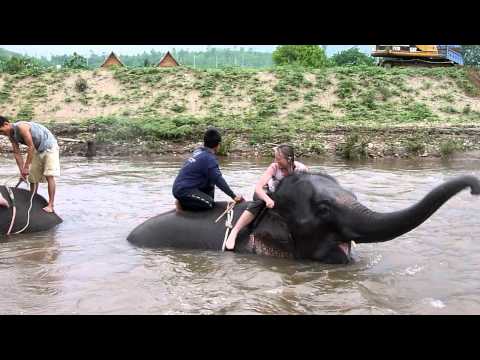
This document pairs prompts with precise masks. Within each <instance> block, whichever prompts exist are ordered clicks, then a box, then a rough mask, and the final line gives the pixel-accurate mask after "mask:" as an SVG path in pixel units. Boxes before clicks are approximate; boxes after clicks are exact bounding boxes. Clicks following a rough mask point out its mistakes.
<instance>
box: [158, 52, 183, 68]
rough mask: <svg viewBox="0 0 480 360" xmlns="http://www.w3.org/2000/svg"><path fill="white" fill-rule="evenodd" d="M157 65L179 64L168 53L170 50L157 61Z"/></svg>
mask: <svg viewBox="0 0 480 360" xmlns="http://www.w3.org/2000/svg"><path fill="white" fill-rule="evenodd" d="M157 66H161V67H167V66H180V64H179V63H178V61H177V60H175V58H174V57H173V55H172V54H170V51H167V53H166V54H165V55H163V58H162V59H161V60H160V61H159V62H158V64H157Z"/></svg>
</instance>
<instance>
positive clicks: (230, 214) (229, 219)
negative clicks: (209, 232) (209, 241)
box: [215, 202, 236, 251]
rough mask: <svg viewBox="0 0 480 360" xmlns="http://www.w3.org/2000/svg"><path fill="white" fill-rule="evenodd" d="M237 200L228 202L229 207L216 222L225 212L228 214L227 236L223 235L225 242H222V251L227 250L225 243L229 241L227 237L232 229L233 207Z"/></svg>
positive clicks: (226, 222)
mask: <svg viewBox="0 0 480 360" xmlns="http://www.w3.org/2000/svg"><path fill="white" fill-rule="evenodd" d="M235 205H236V202H231V203H229V204H227V208H226V209H225V211H224V212H223V213H222V214H221V215H220V216H219V217H218V218H217V220H215V223H217V222H218V221H219V220H220V219H221V218H222V217H223V216H224V215H225V214H226V215H227V218H226V220H225V227H226V229H225V236H224V237H223V244H222V251H225V244H226V243H227V238H228V234H229V232H230V230H231V229H232V227H233V226H232V221H233V208H234V207H235Z"/></svg>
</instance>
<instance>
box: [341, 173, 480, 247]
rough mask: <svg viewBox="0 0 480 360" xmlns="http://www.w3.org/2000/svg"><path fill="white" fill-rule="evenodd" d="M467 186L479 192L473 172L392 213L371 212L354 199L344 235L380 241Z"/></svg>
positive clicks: (402, 231)
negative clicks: (471, 174) (354, 202)
mask: <svg viewBox="0 0 480 360" xmlns="http://www.w3.org/2000/svg"><path fill="white" fill-rule="evenodd" d="M467 187H470V188H471V194H472V195H479V194H480V182H479V180H478V179H477V178H476V177H474V176H460V177H457V178H454V179H452V180H450V181H447V182H445V183H444V184H442V185H440V186H438V187H436V188H435V189H433V190H432V191H430V193H428V194H427V195H426V196H425V197H424V198H423V199H422V200H421V201H420V202H418V203H417V204H415V205H413V206H411V207H409V208H407V209H405V210H401V211H396V212H392V213H377V212H373V211H371V210H369V209H367V208H366V207H364V206H363V205H361V204H359V203H356V204H354V205H353V206H352V207H351V210H350V211H351V215H352V216H351V217H350V216H349V217H348V218H349V221H350V223H349V224H348V225H347V226H345V227H346V228H348V229H349V230H347V231H346V234H345V235H346V236H348V237H350V238H351V240H354V241H356V242H358V243H367V242H383V241H388V240H391V239H394V238H396V237H398V236H400V235H403V234H405V233H407V232H409V231H410V230H412V229H414V228H416V227H417V226H419V225H420V224H421V223H423V222H424V221H425V220H427V219H428V218H429V217H430V216H431V215H432V214H433V213H434V212H435V211H437V209H438V208H439V207H440V206H442V205H443V204H444V203H445V202H446V201H447V200H449V199H450V198H451V197H452V196H454V195H455V194H457V193H458V192H460V191H462V190H463V189H465V188H467Z"/></svg>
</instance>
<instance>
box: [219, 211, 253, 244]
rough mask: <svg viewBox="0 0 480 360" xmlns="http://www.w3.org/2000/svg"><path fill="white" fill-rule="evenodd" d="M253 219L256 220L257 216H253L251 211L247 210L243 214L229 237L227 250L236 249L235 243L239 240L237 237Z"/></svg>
mask: <svg viewBox="0 0 480 360" xmlns="http://www.w3.org/2000/svg"><path fill="white" fill-rule="evenodd" d="M253 219H255V215H253V214H252V213H251V212H250V211H248V210H245V211H244V212H243V214H242V215H241V216H240V218H239V219H238V221H237V223H236V224H235V226H234V227H233V229H232V231H231V233H230V235H228V238H227V242H226V243H225V248H226V249H227V250H233V248H234V247H235V241H236V240H237V235H238V233H239V232H240V230H242V229H243V228H244V227H245V226H247V225H248V224H250V223H251V222H252V221H253Z"/></svg>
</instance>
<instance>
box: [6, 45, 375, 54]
mask: <svg viewBox="0 0 480 360" xmlns="http://www.w3.org/2000/svg"><path fill="white" fill-rule="evenodd" d="M207 46H208V45H0V48H3V49H7V50H10V51H14V52H17V53H20V54H22V55H28V56H36V57H40V56H45V57H50V56H51V55H65V54H66V55H69V54H73V52H76V53H78V54H80V55H83V56H88V55H90V53H91V52H93V53H95V54H97V55H101V54H104V53H109V52H110V51H115V53H116V54H118V55H137V54H141V53H143V52H144V51H145V52H149V51H150V50H152V49H153V50H155V51H167V50H172V49H173V48H175V49H177V50H179V49H185V50H195V51H205V50H207ZM210 46H211V47H215V48H222V49H225V48H231V49H234V48H236V49H239V48H241V47H243V48H245V49H249V48H252V49H253V50H255V51H265V52H272V51H274V50H275V48H276V46H277V45H210ZM353 46H358V48H359V49H360V50H361V51H363V52H365V53H370V51H371V50H372V47H373V45H327V55H329V56H331V55H333V54H334V53H336V52H339V51H342V50H345V49H348V48H351V47H353Z"/></svg>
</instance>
